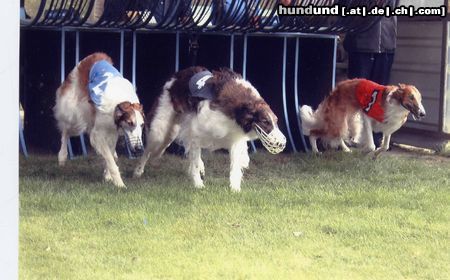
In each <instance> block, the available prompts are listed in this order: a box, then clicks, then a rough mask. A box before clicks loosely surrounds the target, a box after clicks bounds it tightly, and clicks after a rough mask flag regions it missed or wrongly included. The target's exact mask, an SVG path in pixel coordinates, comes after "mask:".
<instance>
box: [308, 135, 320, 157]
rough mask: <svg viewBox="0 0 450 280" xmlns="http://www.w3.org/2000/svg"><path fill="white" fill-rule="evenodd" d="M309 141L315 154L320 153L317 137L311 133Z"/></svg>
mask: <svg viewBox="0 0 450 280" xmlns="http://www.w3.org/2000/svg"><path fill="white" fill-rule="evenodd" d="M309 143H310V144H311V150H312V151H313V153H314V154H320V152H319V149H318V148H317V137H316V136H313V135H310V136H309Z"/></svg>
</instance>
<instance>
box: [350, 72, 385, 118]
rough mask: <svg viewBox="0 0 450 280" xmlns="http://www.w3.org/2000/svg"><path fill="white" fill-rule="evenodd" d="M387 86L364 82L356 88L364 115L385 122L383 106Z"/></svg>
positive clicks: (357, 97)
mask: <svg viewBox="0 0 450 280" xmlns="http://www.w3.org/2000/svg"><path fill="white" fill-rule="evenodd" d="M385 90H386V87H385V86H382V85H379V84H377V83H375V82H372V81H369V80H362V81H361V82H359V84H358V85H357V87H356V99H357V100H358V103H359V105H360V106H361V109H362V110H363V112H364V113H366V114H367V115H368V116H369V117H371V118H373V119H375V120H377V121H379V122H383V121H384V109H383V105H382V100H383V92H384V91H385Z"/></svg>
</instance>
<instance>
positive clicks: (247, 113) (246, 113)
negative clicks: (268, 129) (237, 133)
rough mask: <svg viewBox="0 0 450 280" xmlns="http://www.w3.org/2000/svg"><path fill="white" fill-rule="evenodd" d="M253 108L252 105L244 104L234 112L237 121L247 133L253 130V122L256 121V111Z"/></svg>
mask: <svg viewBox="0 0 450 280" xmlns="http://www.w3.org/2000/svg"><path fill="white" fill-rule="evenodd" d="M253 107H254V106H253V104H251V103H243V104H241V105H240V106H237V107H236V109H235V110H234V117H235V120H236V122H237V123H238V124H239V125H240V126H241V127H242V129H243V130H244V132H245V133H247V132H249V131H250V130H252V128H253V122H254V120H255V110H254V108H253Z"/></svg>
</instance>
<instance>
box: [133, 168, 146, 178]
mask: <svg viewBox="0 0 450 280" xmlns="http://www.w3.org/2000/svg"><path fill="white" fill-rule="evenodd" d="M143 173H144V169H143V168H139V167H138V168H136V169H135V170H134V172H133V178H140V177H141V176H142V174H143Z"/></svg>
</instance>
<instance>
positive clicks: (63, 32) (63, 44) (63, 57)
mask: <svg viewBox="0 0 450 280" xmlns="http://www.w3.org/2000/svg"><path fill="white" fill-rule="evenodd" d="M65 77H66V30H64V28H62V29H61V83H62V82H64V79H65ZM67 149H68V151H69V159H73V150H72V142H71V141H70V137H69V139H68V140H67Z"/></svg>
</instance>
